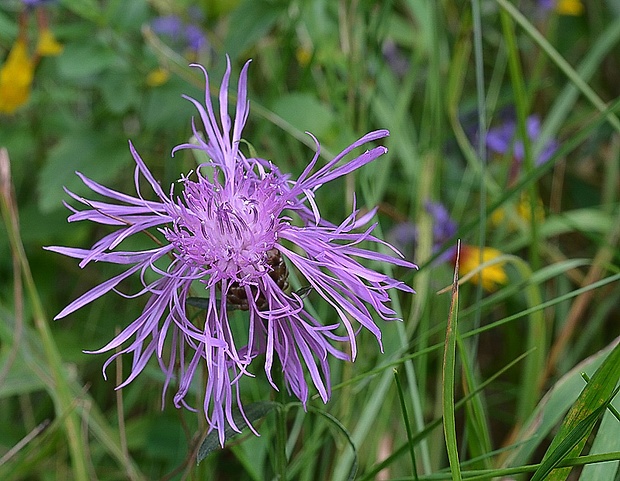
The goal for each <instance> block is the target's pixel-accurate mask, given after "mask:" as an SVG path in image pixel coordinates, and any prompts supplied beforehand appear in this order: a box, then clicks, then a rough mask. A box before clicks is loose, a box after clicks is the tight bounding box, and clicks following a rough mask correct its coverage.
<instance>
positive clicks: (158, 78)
mask: <svg viewBox="0 0 620 481" xmlns="http://www.w3.org/2000/svg"><path fill="white" fill-rule="evenodd" d="M169 78H170V72H169V71H168V70H167V69H165V68H163V67H158V68H156V69H155V70H151V71H150V72H149V73H148V75H147V76H146V84H147V85H148V86H149V87H159V86H160V85H163V84H165V83H166V82H167V81H168V79H169Z"/></svg>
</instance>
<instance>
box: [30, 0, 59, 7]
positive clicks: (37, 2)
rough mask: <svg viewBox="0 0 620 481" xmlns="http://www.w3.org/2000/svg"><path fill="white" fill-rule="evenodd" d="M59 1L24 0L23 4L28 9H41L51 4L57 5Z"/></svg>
mask: <svg viewBox="0 0 620 481" xmlns="http://www.w3.org/2000/svg"><path fill="white" fill-rule="evenodd" d="M57 1H58V0H22V3H23V4H24V5H25V6H26V7H28V8H34V7H40V6H43V5H45V4H49V3H56V2H57Z"/></svg>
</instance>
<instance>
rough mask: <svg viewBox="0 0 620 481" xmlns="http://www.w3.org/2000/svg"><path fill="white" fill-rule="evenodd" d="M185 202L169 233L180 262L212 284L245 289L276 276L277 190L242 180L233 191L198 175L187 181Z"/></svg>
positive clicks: (180, 203)
mask: <svg viewBox="0 0 620 481" xmlns="http://www.w3.org/2000/svg"><path fill="white" fill-rule="evenodd" d="M183 181H184V183H185V189H184V192H183V201H184V202H181V201H179V202H178V204H177V205H176V206H175V208H176V209H175V217H176V219H175V221H174V224H173V226H172V228H171V229H167V230H166V231H165V235H166V238H167V239H168V240H169V241H170V242H171V243H174V245H175V247H176V248H177V251H178V254H179V257H180V258H181V260H182V261H183V262H185V263H188V264H193V265H197V266H204V267H206V268H207V269H208V270H209V273H210V274H211V276H212V277H213V276H214V279H213V280H216V281H217V280H221V279H229V280H232V281H234V282H238V283H241V284H244V283H246V282H248V281H250V282H251V281H252V280H254V279H256V278H257V277H260V276H262V275H265V273H266V272H269V271H271V270H272V267H271V266H270V264H269V254H268V251H270V250H272V249H273V247H274V244H275V242H276V238H277V233H276V212H275V211H274V208H275V206H276V205H277V202H276V194H277V192H276V189H275V188H274V186H273V185H272V184H271V183H270V182H269V181H268V179H266V180H258V179H256V178H253V179H247V178H244V179H241V182H239V183H237V184H235V185H234V186H229V188H224V187H222V186H221V185H220V184H219V183H217V182H211V181H209V180H208V179H206V178H204V177H202V176H201V175H200V174H198V181H197V182H194V181H191V180H189V179H183Z"/></svg>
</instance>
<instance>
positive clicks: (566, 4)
mask: <svg viewBox="0 0 620 481" xmlns="http://www.w3.org/2000/svg"><path fill="white" fill-rule="evenodd" d="M584 10H585V7H584V6H583V3H582V2H581V0H558V2H557V4H556V6H555V11H556V12H558V14H560V15H570V16H579V15H583V12H584Z"/></svg>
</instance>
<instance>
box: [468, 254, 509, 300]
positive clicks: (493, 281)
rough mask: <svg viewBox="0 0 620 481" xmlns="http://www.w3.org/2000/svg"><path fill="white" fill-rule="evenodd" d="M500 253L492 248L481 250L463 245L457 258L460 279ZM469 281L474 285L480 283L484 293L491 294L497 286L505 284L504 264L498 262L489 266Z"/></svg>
mask: <svg viewBox="0 0 620 481" xmlns="http://www.w3.org/2000/svg"><path fill="white" fill-rule="evenodd" d="M501 255H502V252H501V251H499V250H497V249H494V248H492V247H485V248H483V249H482V252H481V250H480V248H478V247H475V246H469V245H465V246H463V247H462V248H461V255H460V258H459V272H460V275H461V277H463V276H465V275H467V274H469V273H470V272H474V271H476V270H478V269H479V267H480V265H481V264H484V263H486V262H488V261H491V260H493V259H496V258H498V257H499V256H501ZM471 281H472V282H473V283H475V284H479V283H482V288H483V289H484V290H485V291H489V292H492V291H494V290H495V289H497V287H498V285H501V284H506V283H507V282H508V276H507V275H506V271H504V262H498V263H497V264H493V265H491V266H488V267H485V268H484V269H482V270H481V271H480V272H477V273H476V274H474V275H473V276H472V278H471Z"/></svg>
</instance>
